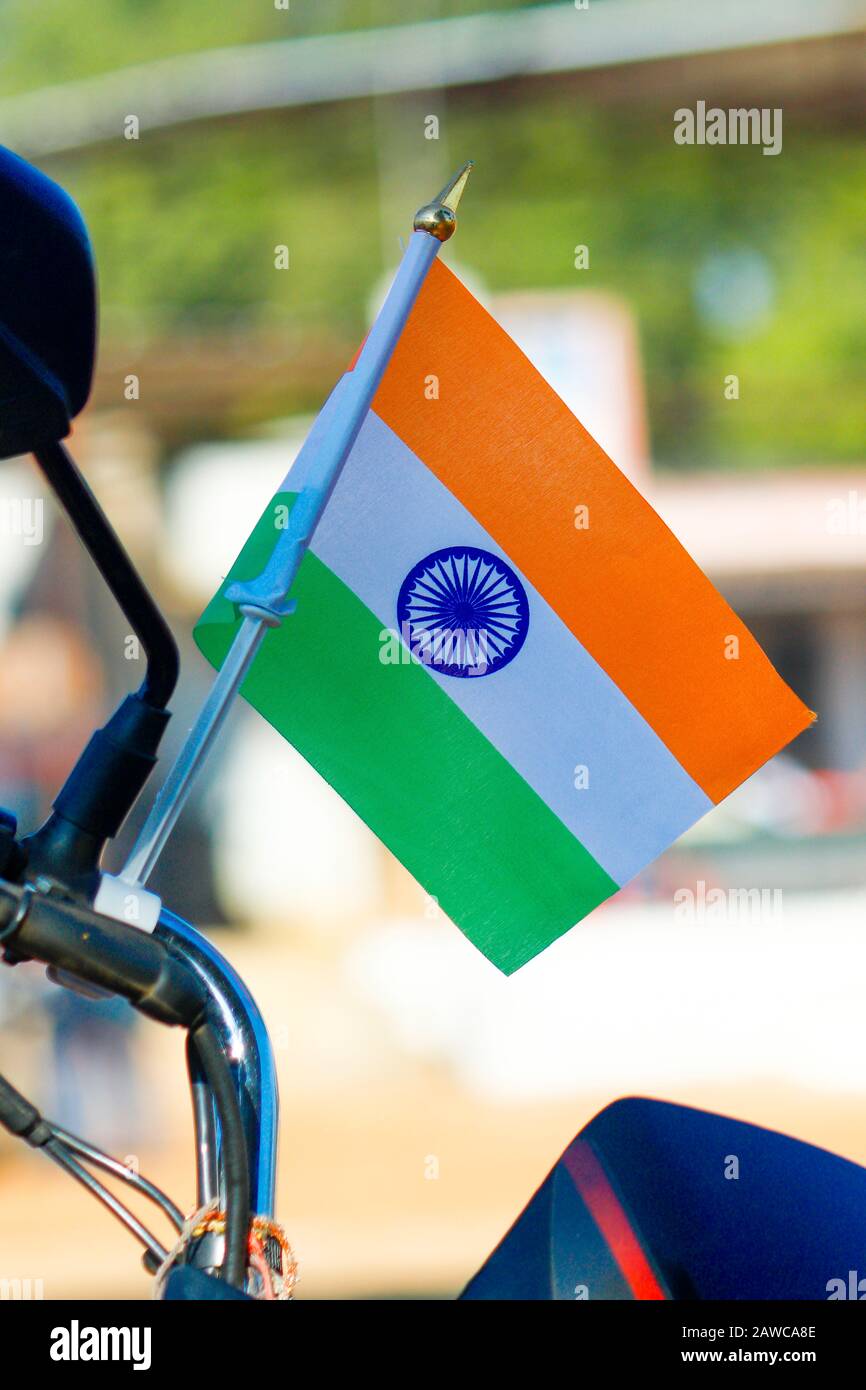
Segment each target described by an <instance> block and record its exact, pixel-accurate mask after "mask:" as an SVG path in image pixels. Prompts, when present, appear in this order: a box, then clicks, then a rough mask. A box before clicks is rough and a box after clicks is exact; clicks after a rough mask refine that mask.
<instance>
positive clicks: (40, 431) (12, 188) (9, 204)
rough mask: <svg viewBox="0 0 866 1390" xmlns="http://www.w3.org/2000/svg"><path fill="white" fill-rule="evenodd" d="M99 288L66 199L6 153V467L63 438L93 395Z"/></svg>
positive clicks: (2, 326) (1, 379)
mask: <svg viewBox="0 0 866 1390" xmlns="http://www.w3.org/2000/svg"><path fill="white" fill-rule="evenodd" d="M95 351H96V284H95V276H94V266H93V255H92V252H91V248H90V239H89V237H88V234H87V228H86V227H85V225H84V221H83V219H82V216H81V214H80V212H79V211H78V208H77V207H76V206H75V204H74V203H73V201H72V199H71V198H70V197H69V196H68V194H66V193H64V191H63V189H62V188H60V187H59V186H58V185H57V184H56V183H54V182H53V180H52V179H49V178H48V177H47V176H46V175H45V174H43V173H41V172H40V171H39V170H38V169H35V168H34V167H33V166H32V165H31V164H28V163H27V162H26V160H23V159H19V158H18V156H17V155H15V154H13V153H12V152H11V150H7V149H4V148H3V147H2V146H0V458H9V457H10V456H11V455H12V454H23V453H29V452H31V451H32V450H34V449H36V448H39V447H40V446H42V445H45V444H49V443H56V442H57V441H58V440H60V439H63V438H65V436H66V435H67V434H68V433H69V431H70V428H71V422H72V420H73V419H74V417H75V416H76V415H77V414H78V412H79V411H80V410H81V409H82V407H83V405H84V403H85V402H86V400H87V397H88V396H89V394H90V386H91V381H92V378H93V364H94V356H95Z"/></svg>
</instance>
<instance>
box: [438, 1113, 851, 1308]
mask: <svg viewBox="0 0 866 1390" xmlns="http://www.w3.org/2000/svg"><path fill="white" fill-rule="evenodd" d="M864 1251H866V1169H864V1168H861V1167H858V1165H857V1164H855V1163H850V1162H848V1161H847V1160H846V1159H843V1158H839V1157H837V1156H836V1155H834V1154H831V1153H828V1152H826V1150H824V1149H818V1148H815V1147H813V1146H812V1145H811V1144H804V1143H801V1142H799V1141H798V1140H795V1139H789V1138H787V1137H786V1136H785V1135H783V1134H777V1133H775V1132H773V1131H772V1130H768V1129H761V1128H759V1127H758V1126H756V1125H751V1124H745V1123H743V1122H742V1121H739V1120H729V1119H726V1118H725V1117H724V1116H722V1115H713V1114H708V1113H707V1112H706V1111H702V1110H693V1109H691V1108H689V1107H686V1106H682V1105H670V1104H667V1103H665V1102H662V1101H655V1100H644V1099H628V1100H620V1101H617V1102H615V1103H614V1104H613V1105H609V1106H608V1107H607V1108H606V1109H605V1110H602V1111H601V1112H600V1114H598V1115H596V1117H595V1119H593V1120H592V1121H591V1122H590V1123H589V1124H588V1125H587V1126H586V1128H585V1129H583V1130H582V1131H581V1133H580V1134H579V1135H578V1136H577V1138H576V1139H575V1140H574V1141H573V1142H572V1143H571V1144H570V1145H569V1147H568V1148H567V1149H566V1150H565V1153H564V1154H563V1155H562V1157H561V1158H560V1159H559V1161H558V1162H557V1164H556V1165H555V1167H554V1168H553V1169H552V1171H551V1172H550V1173H549V1174H548V1176H547V1177H546V1178H545V1180H544V1182H543V1183H542V1184H541V1187H540V1188H539V1189H538V1191H537V1192H536V1194H535V1196H534V1197H533V1198H532V1200H531V1201H530V1203H529V1205H528V1206H527V1207H526V1208H525V1209H524V1211H523V1213H522V1215H521V1216H520V1217H518V1219H517V1221H516V1222H515V1224H514V1225H513V1226H512V1227H511V1230H510V1231H509V1232H508V1234H507V1235H506V1236H505V1237H504V1239H503V1240H502V1241H501V1243H500V1244H499V1245H498V1246H497V1248H496V1249H495V1250H494V1252H493V1254H492V1255H491V1256H490V1258H489V1259H488V1260H487V1262H486V1263H485V1264H484V1265H483V1267H482V1268H481V1270H480V1271H479V1272H478V1274H476V1275H475V1277H474V1279H472V1280H471V1282H470V1283H469V1285H468V1286H467V1288H466V1289H465V1290H464V1292H463V1294H462V1295H461V1298H463V1299H545V1300H549V1299H555V1300H562V1299H568V1300H571V1301H573V1300H575V1299H577V1300H582V1299H613V1300H633V1299H639V1300H651V1299H669V1300H680V1299H686V1300H687V1299H693V1300H694V1299H697V1300H704V1299H744V1300H747V1299H819V1300H826V1299H844V1298H854V1299H859V1298H861V1297H866V1259H864ZM861 1276H862V1277H861Z"/></svg>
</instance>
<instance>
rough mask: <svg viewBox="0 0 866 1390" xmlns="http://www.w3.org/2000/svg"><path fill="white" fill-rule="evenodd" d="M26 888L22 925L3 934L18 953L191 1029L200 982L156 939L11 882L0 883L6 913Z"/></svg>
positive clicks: (203, 1000)
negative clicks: (12, 931)
mask: <svg viewBox="0 0 866 1390" xmlns="http://www.w3.org/2000/svg"><path fill="white" fill-rule="evenodd" d="M28 891H29V893H30V902H29V904H28V905H27V906H26V910H25V911H23V912H22V920H21V922H20V925H19V926H18V927H17V930H15V931H14V934H7V935H5V936H4V941H5V942H7V943H9V944H11V945H12V946H13V948H14V950H15V951H16V953H20V954H21V955H23V956H26V957H29V958H31V959H33V960H40V961H44V962H45V964H46V965H53V966H55V967H56V968H57V969H58V970H65V971H67V972H68V973H69V974H70V975H75V976H77V977H78V978H79V979H81V980H86V981H87V983H88V984H92V985H98V986H99V987H100V988H101V989H106V990H108V991H109V992H110V993H112V994H119V995H122V997H123V998H124V999H128V1000H129V1002H130V1004H132V1005H133V1007H134V1008H136V1009H138V1010H139V1012H140V1013H143V1014H146V1015H147V1016H148V1017H149V1018H155V1019H157V1020H158V1021H159V1022H160V1023H167V1024H179V1025H180V1026H181V1027H184V1028H194V1027H196V1026H197V1025H198V1024H199V1023H200V1022H201V1021H202V1020H203V1019H204V1017H205V1013H206V1008H207V995H206V993H205V989H204V985H203V984H202V983H201V981H200V980H199V979H198V976H197V975H195V974H194V973H193V971H192V970H191V969H190V968H189V967H188V966H186V965H184V963H183V962H182V961H180V960H178V959H177V957H175V956H173V955H172V954H171V953H170V951H168V949H167V948H166V947H165V946H164V945H163V943H162V942H161V941H160V940H159V939H158V938H157V937H154V936H151V935H150V934H149V933H148V932H145V931H141V930H140V929H139V928H138V927H132V926H129V925H128V924H127V923H125V922H116V921H115V920H114V919H113V918H112V917H103V916H102V915H101V914H100V913H97V912H94V911H92V909H89V908H86V907H83V906H80V905H79V904H77V903H74V902H71V901H69V900H68V899H64V898H56V897H51V896H50V895H47V894H40V893H34V892H33V891H32V889H31V890H28V889H24V890H22V889H20V888H16V887H15V886H14V885H11V884H3V885H2V886H0V898H2V899H3V900H4V902H3V906H4V907H5V908H6V911H7V912H8V911H9V907H10V904H9V901H8V900H9V899H10V898H11V899H12V900H13V902H14V903H15V904H16V905H18V904H20V903H21V899H22V894H26V893H28ZM13 910H14V909H13ZM10 915H11V914H10ZM7 932H8V929H7Z"/></svg>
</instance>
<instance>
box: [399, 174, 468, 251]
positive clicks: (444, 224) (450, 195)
mask: <svg viewBox="0 0 866 1390" xmlns="http://www.w3.org/2000/svg"><path fill="white" fill-rule="evenodd" d="M471 173H472V160H471V159H470V160H467V162H466V163H465V164H464V165H463V168H462V169H458V170H457V173H456V174H455V175H454V177H453V179H449V181H448V183H446V185H445V187H444V188H443V189H442V191H441V193H437V195H436V197H435V198H434V199H433V201H432V203H425V204H424V206H423V208H419V209H418V211H417V212H416V213H415V221H414V223H413V226H414V228H415V231H416V232H429V234H430V236H435V238H436V240H437V241H447V240H448V238H449V237H450V236H453V235H454V232H455V231H456V230H457V216H456V214H457V204H458V203H459V202H460V199H461V198H462V197H463V190H464V188H465V187H466V184H467V181H468V179H469V175H470V174H471Z"/></svg>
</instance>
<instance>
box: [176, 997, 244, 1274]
mask: <svg viewBox="0 0 866 1390" xmlns="http://www.w3.org/2000/svg"><path fill="white" fill-rule="evenodd" d="M190 1039H191V1042H192V1044H193V1045H194V1046H195V1048H196V1049H197V1051H198V1055H199V1058H200V1060H201V1064H202V1067H203V1068H204V1071H205V1075H206V1076H207V1079H208V1083H209V1085H210V1088H211V1091H212V1092H213V1097H214V1102H215V1104H216V1108H217V1117H218V1119H219V1123H220V1132H221V1136H222V1157H223V1171H224V1173H225V1185H226V1191H225V1201H226V1237H225V1255H224V1258H223V1276H224V1278H225V1280H226V1283H228V1284H232V1285H233V1286H234V1287H235V1288H236V1289H241V1290H245V1289H246V1282H247V1257H248V1245H249V1229H250V1218H251V1216H252V1208H251V1206H250V1174H249V1159H248V1156H247V1143H246V1136H245V1135H244V1127H243V1120H242V1119H241V1111H240V1106H239V1104H238V1098H237V1094H236V1092H235V1088H234V1085H233V1083H232V1074H231V1070H230V1067H229V1062H228V1059H227V1057H226V1056H225V1054H224V1053H223V1051H222V1049H221V1047H220V1045H219V1039H218V1038H217V1035H216V1033H215V1032H214V1029H213V1028H212V1026H211V1025H210V1024H209V1023H202V1024H200V1025H199V1027H198V1028H196V1030H195V1032H194V1033H191V1034H190Z"/></svg>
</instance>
